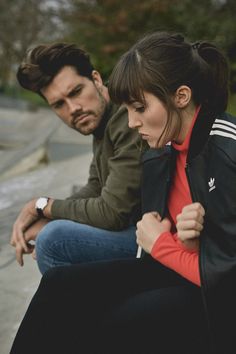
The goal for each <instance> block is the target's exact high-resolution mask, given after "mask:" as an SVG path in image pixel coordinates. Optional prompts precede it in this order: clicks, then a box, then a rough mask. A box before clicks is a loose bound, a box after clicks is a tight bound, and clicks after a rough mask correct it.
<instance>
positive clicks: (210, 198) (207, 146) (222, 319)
mask: <svg viewBox="0 0 236 354" xmlns="http://www.w3.org/2000/svg"><path fill="white" fill-rule="evenodd" d="M174 169H175V151H174V149H172V148H171V146H170V145H167V146H165V147H164V148H161V149H150V150H148V151H147V152H146V153H145V155H144V157H143V189H142V203H143V213H145V212H149V211H158V212H159V213H160V215H161V216H162V217H164V216H165V215H166V212H167V200H168V193H169V189H170V188H169V187H170V184H171V178H172V177H171V176H172V172H173V171H174ZM186 174H187V178H188V182H189V186H190V191H191V195H192V200H193V202H200V203H201V204H202V205H203V207H204V208H205V211H206V215H205V218H204V229H203V231H202V232H201V235H200V257H199V260H200V264H199V267H200V275H201V284H202V286H201V289H202V296H203V301H204V304H205V308H206V314H207V319H208V324H209V333H210V335H209V339H210V346H211V353H213V354H236V327H235V321H236V118H235V117H233V116H231V115H229V114H227V113H224V114H222V115H220V116H216V115H215V114H211V113H209V112H208V113H206V112H205V113H204V112H203V111H202V110H200V112H199V115H198V118H197V120H196V122H195V125H194V127H193V131H192V135H191V141H190V146H189V151H188V157H187V164H186ZM234 337H235V338H234ZM199 354H200V353H199Z"/></svg>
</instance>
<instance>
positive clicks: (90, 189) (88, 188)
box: [67, 158, 101, 200]
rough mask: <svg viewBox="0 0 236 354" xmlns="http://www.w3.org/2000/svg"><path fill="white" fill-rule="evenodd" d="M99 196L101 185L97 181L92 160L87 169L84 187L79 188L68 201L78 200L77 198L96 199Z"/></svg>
mask: <svg viewBox="0 0 236 354" xmlns="http://www.w3.org/2000/svg"><path fill="white" fill-rule="evenodd" d="M100 194H101V184H100V182H99V179H98V175H97V169H96V167H95V161H94V158H93V160H92V162H91V164H90V167H89V178H88V182H87V184H86V185H85V186H83V187H81V188H80V190H79V191H78V192H76V193H74V194H73V195H71V196H70V197H68V198H67V200H68V199H72V200H73V199H79V198H93V197H98V196H99V195H100Z"/></svg>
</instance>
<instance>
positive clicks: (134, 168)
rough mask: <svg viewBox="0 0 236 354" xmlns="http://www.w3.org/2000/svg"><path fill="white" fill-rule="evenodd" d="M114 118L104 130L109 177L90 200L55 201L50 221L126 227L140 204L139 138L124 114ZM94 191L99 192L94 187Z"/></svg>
mask: <svg viewBox="0 0 236 354" xmlns="http://www.w3.org/2000/svg"><path fill="white" fill-rule="evenodd" d="M116 116H117V117H116V118H117V119H113V118H114V117H113V118H112V122H111V121H110V122H109V123H108V124H109V126H108V127H107V129H108V132H107V134H108V137H107V138H108V139H109V140H110V141H112V148H113V156H112V157H110V158H109V160H108V169H109V175H108V177H107V179H106V183H105V185H104V187H103V188H102V190H101V193H100V194H99V196H98V195H96V196H93V197H89V196H88V197H81V198H79V199H75V198H70V199H67V200H63V201H62V200H55V201H54V203H53V206H52V216H53V218H54V219H70V220H74V221H77V222H80V223H83V224H88V225H92V226H95V227H98V228H103V229H108V230H121V229H123V228H125V227H127V226H128V225H129V223H130V217H131V214H132V212H133V211H134V209H136V208H137V206H139V203H140V177H141V165H140V159H141V151H140V149H139V146H140V137H139V136H138V134H137V132H135V131H133V130H131V129H129V128H128V118H127V113H125V114H124V113H123V114H122V115H121V116H119V114H118V113H117V114H116ZM92 168H93V167H92ZM92 180H93V178H92ZM95 181H96V179H94V180H93V183H94V184H93V185H94V186H95V185H96V182H95ZM95 190H96V193H98V192H99V191H98V189H96V187H94V192H95Z"/></svg>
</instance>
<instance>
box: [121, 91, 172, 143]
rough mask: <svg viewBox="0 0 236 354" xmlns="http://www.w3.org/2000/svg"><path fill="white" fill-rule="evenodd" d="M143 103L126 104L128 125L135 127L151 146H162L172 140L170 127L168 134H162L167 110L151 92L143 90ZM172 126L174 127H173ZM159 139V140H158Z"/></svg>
mask: <svg viewBox="0 0 236 354" xmlns="http://www.w3.org/2000/svg"><path fill="white" fill-rule="evenodd" d="M144 99H145V105H144V104H143V103H141V102H137V101H134V102H132V103H130V104H126V108H127V109H128V117H129V127H130V128H132V129H137V130H138V132H139V134H140V135H141V137H142V139H143V140H146V141H147V143H148V145H149V146H150V147H152V148H155V147H161V146H164V145H165V144H166V143H168V142H169V141H170V140H172V138H173V136H172V137H171V135H173V131H174V129H170V133H169V136H167V137H166V136H165V134H164V136H163V137H162V138H161V139H160V136H161V135H162V133H163V131H164V129H165V127H166V123H167V119H168V112H167V110H166V108H165V106H164V105H163V103H162V102H161V101H160V100H159V99H158V98H157V97H156V96H154V95H152V94H151V93H147V92H144ZM173 128H174V127H173ZM159 139H160V141H159Z"/></svg>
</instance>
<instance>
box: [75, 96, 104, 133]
mask: <svg viewBox="0 0 236 354" xmlns="http://www.w3.org/2000/svg"><path fill="white" fill-rule="evenodd" d="M97 92H98V95H99V108H98V109H97V111H92V110H88V111H76V112H75V113H74V117H73V119H72V122H71V128H72V129H74V130H76V131H78V132H79V133H81V134H83V135H90V134H92V133H93V132H94V130H95V129H97V127H98V126H99V124H100V122H101V120H102V116H103V114H104V112H105V109H106V105H107V102H106V100H105V98H104V97H103V96H102V94H101V93H100V91H99V90H97ZM83 116H91V118H90V119H89V120H88V121H87V122H84V124H83V123H81V125H80V124H79V121H78V119H79V117H83Z"/></svg>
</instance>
